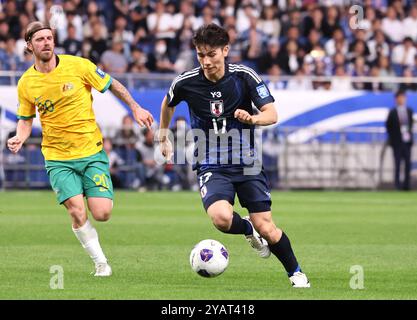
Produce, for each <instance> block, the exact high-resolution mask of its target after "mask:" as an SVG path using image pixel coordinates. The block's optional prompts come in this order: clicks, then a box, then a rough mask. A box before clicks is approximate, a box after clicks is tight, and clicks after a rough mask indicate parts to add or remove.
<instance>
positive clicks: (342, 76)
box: [331, 65, 352, 91]
mask: <svg viewBox="0 0 417 320" xmlns="http://www.w3.org/2000/svg"><path fill="white" fill-rule="evenodd" d="M335 76H336V77H335V78H332V82H331V88H332V90H333V91H349V90H352V83H351V81H350V79H349V76H348V75H347V74H346V71H345V68H344V67H343V66H340V65H339V66H337V67H336V69H335Z"/></svg>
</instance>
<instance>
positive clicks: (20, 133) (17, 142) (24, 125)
mask: <svg viewBox="0 0 417 320" xmlns="http://www.w3.org/2000/svg"><path fill="white" fill-rule="evenodd" d="M32 123H33V119H32V118H31V119H20V120H19V121H18V122H17V128H16V135H15V136H14V137H11V138H10V139H9V140H7V147H8V148H9V150H10V151H11V152H13V153H17V152H18V151H19V150H20V149H21V148H22V145H23V143H24V142H25V141H26V140H27V138H29V136H30V133H31V132H32Z"/></svg>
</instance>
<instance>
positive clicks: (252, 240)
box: [243, 217, 271, 259]
mask: <svg viewBox="0 0 417 320" xmlns="http://www.w3.org/2000/svg"><path fill="white" fill-rule="evenodd" d="M243 219H245V220H247V221H249V223H250V224H251V226H252V230H253V231H252V234H250V235H248V236H245V237H246V240H247V241H248V242H249V244H250V245H251V247H252V248H253V249H254V250H255V251H256V252H257V253H258V254H259V256H260V257H261V258H264V259H266V258H268V257H269V256H270V255H271V250H269V247H268V242H266V240H265V239H264V238H262V237H261V236H260V234H259V233H258V232H257V231H256V230H255V228H254V227H253V224H252V222H251V221H250V218H249V217H244V218H243Z"/></svg>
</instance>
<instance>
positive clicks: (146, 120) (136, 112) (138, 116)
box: [133, 107, 153, 130]
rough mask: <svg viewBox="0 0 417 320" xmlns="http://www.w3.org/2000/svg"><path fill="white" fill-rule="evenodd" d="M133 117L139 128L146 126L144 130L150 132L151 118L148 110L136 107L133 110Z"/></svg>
mask: <svg viewBox="0 0 417 320" xmlns="http://www.w3.org/2000/svg"><path fill="white" fill-rule="evenodd" d="M133 117H134V118H135V120H136V122H137V123H138V124H139V125H140V126H141V127H143V126H146V128H148V129H149V130H151V125H152V123H153V116H152V114H151V113H150V112H149V111H148V110H146V109H144V108H141V107H137V108H135V109H133Z"/></svg>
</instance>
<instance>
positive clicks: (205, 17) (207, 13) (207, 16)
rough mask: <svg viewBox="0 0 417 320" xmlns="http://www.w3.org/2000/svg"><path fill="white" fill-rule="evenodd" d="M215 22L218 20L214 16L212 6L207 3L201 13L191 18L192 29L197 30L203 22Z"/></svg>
mask: <svg viewBox="0 0 417 320" xmlns="http://www.w3.org/2000/svg"><path fill="white" fill-rule="evenodd" d="M209 23H215V24H219V25H220V22H219V20H218V19H217V18H216V17H215V16H214V11H213V8H212V7H210V6H209V5H206V6H204V7H203V10H202V12H201V15H200V16H198V17H197V18H196V19H193V30H194V31H195V30H197V29H198V28H199V27H201V26H202V25H204V24H209Z"/></svg>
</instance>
